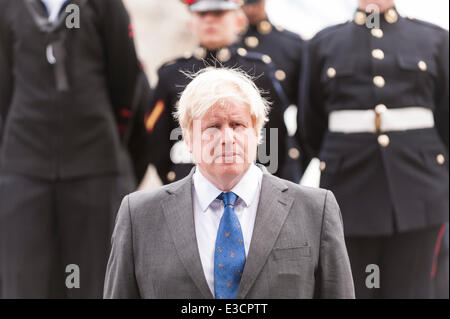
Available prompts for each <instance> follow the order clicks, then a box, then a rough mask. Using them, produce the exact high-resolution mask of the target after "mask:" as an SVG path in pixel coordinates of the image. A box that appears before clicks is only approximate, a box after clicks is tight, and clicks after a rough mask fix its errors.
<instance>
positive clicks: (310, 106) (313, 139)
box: [297, 39, 328, 157]
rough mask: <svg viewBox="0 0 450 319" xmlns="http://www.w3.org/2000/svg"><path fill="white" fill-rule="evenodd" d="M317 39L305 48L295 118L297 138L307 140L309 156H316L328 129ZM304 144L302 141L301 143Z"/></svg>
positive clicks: (300, 140) (301, 140)
mask: <svg viewBox="0 0 450 319" xmlns="http://www.w3.org/2000/svg"><path fill="white" fill-rule="evenodd" d="M317 46H318V45H317V41H315V39H312V40H311V41H310V42H309V43H308V44H307V45H306V49H305V53H304V54H303V62H302V75H301V84H300V86H301V87H300V90H299V92H300V93H299V94H300V96H299V106H300V108H299V112H298V118H297V127H298V128H299V129H298V130H297V132H298V134H297V139H298V141H299V143H302V142H303V141H306V142H307V146H308V147H309V148H308V149H307V151H308V153H310V154H308V155H309V156H310V157H314V156H318V154H319V152H320V148H321V146H322V139H323V135H324V134H325V132H326V130H327V129H328V117H327V115H326V113H325V112H324V110H323V94H322V92H321V84H320V76H321V74H322V66H321V65H320V61H319V58H318V54H319V52H318V49H317ZM303 144H304V143H303Z"/></svg>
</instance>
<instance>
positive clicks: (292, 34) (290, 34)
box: [275, 26, 303, 41]
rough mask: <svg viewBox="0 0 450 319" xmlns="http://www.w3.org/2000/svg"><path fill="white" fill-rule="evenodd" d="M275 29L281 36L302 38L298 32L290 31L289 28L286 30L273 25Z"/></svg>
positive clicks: (296, 39)
mask: <svg viewBox="0 0 450 319" xmlns="http://www.w3.org/2000/svg"><path fill="white" fill-rule="evenodd" d="M275 30H277V31H278V32H279V34H281V35H282V36H284V37H286V38H289V39H292V40H295V41H298V40H303V38H302V37H301V36H300V34H298V33H295V32H292V31H290V30H287V29H285V28H283V27H281V26H275Z"/></svg>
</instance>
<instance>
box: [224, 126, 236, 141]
mask: <svg viewBox="0 0 450 319" xmlns="http://www.w3.org/2000/svg"><path fill="white" fill-rule="evenodd" d="M233 143H234V130H233V129H232V128H231V127H229V126H226V127H224V128H223V129H222V144H225V145H226V144H233Z"/></svg>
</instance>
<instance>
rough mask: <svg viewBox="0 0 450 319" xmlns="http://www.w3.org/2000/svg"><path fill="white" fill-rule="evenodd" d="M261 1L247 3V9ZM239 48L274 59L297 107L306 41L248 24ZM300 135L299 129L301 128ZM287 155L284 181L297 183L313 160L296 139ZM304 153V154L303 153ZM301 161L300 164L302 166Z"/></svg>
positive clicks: (290, 140)
mask: <svg viewBox="0 0 450 319" xmlns="http://www.w3.org/2000/svg"><path fill="white" fill-rule="evenodd" d="M259 1H260V0H247V1H246V2H245V3H246V5H251V4H253V3H256V2H259ZM239 45H240V46H242V47H244V48H246V49H247V50H249V51H255V52H259V53H261V54H265V55H268V56H270V57H271V59H272V61H273V63H274V65H275V68H276V70H275V77H276V79H277V80H278V81H280V83H281V85H282V87H283V90H284V92H285V94H286V96H287V98H288V101H289V105H295V106H297V105H298V96H299V92H298V90H299V81H300V67H301V57H302V50H303V45H304V41H303V40H302V39H301V37H300V36H299V35H298V34H296V33H293V32H290V31H288V30H285V29H284V28H283V27H280V26H275V25H273V24H272V23H271V22H270V20H268V19H266V20H263V21H260V22H259V23H258V24H256V25H253V24H249V25H248V28H247V30H246V32H244V34H243V35H242V37H241V40H240V41H239ZM298 130H299V134H300V128H298ZM287 145H288V154H287V156H286V161H287V162H286V165H285V171H284V172H282V174H281V175H282V177H284V178H286V179H288V180H291V181H294V182H298V181H299V180H300V178H301V172H302V171H303V170H304V169H305V168H306V166H307V165H308V162H309V160H310V158H309V157H308V156H306V154H307V153H305V150H304V147H303V146H304V142H302V143H301V144H300V146H301V147H299V146H298V144H297V142H296V140H295V139H294V138H291V137H288V139H287ZM300 149H301V151H300ZM300 159H301V163H300Z"/></svg>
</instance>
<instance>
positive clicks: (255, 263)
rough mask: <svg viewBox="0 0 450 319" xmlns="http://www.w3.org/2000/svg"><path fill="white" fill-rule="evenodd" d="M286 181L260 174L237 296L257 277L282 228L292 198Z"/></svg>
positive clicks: (245, 291) (240, 296)
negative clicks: (248, 245) (249, 238)
mask: <svg viewBox="0 0 450 319" xmlns="http://www.w3.org/2000/svg"><path fill="white" fill-rule="evenodd" d="M287 190H288V186H287V185H286V183H285V182H284V181H283V180H281V179H279V178H277V177H275V176H272V175H271V174H269V173H267V171H266V173H265V174H264V175H263V180H262V187H261V195H260V199H259V204H258V211H257V214H256V220H255V227H254V230H253V235H252V242H251V244H250V249H249V252H248V257H247V263H246V264H245V268H244V274H243V275H242V279H241V283H240V286H239V291H238V294H237V298H239V299H240V298H245V297H246V296H247V294H248V292H249V291H250V289H251V287H252V286H253V284H254V283H255V280H256V278H258V275H259V273H260V272H261V270H262V268H263V266H264V264H265V263H266V261H267V258H268V257H269V255H270V252H271V251H272V249H273V246H274V245H275V242H276V240H277V238H278V235H279V234H280V231H281V228H282V226H283V224H284V222H285V220H286V218H287V216H288V214H289V211H290V209H291V207H292V203H293V202H294V198H292V197H291V196H289V195H287V193H286V191H287Z"/></svg>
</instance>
